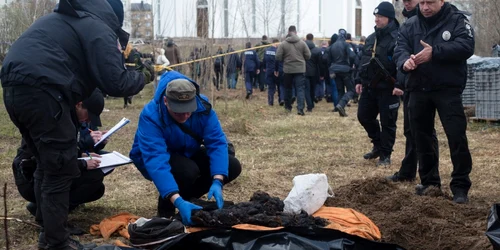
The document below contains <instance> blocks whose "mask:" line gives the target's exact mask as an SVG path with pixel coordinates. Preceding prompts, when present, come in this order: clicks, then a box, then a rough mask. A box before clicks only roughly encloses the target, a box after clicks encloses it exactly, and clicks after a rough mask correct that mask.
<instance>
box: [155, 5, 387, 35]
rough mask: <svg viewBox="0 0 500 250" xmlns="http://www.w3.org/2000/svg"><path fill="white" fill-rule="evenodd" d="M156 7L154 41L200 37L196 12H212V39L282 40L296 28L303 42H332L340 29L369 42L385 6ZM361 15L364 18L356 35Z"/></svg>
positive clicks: (209, 15) (210, 20) (209, 16)
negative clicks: (304, 38)
mask: <svg viewBox="0 0 500 250" xmlns="http://www.w3.org/2000/svg"><path fill="white" fill-rule="evenodd" d="M151 1H152V4H153V13H154V14H153V15H154V19H155V38H162V37H163V38H164V37H195V36H196V19H197V14H196V13H197V12H196V9H197V6H206V7H208V37H210V38H212V37H213V38H224V37H227V38H238V37H261V36H262V35H264V34H266V35H268V36H270V37H273V36H279V35H281V34H284V33H285V32H286V30H287V28H288V26H290V25H295V26H297V29H298V33H299V35H300V36H305V34H307V33H313V34H314V35H315V36H317V37H330V36H331V35H332V34H334V33H337V32H338V30H339V29H340V28H345V29H346V30H347V31H348V32H350V33H352V34H353V36H355V35H356V34H358V35H364V36H368V35H369V34H371V33H372V32H373V27H374V26H375V23H374V16H373V10H374V9H375V7H376V6H377V5H378V4H379V3H380V2H382V1H384V0H151ZM386 1H387V0H386ZM283 3H284V5H283ZM225 5H226V6H225ZM226 7H227V8H226ZM226 9H227V11H226ZM357 9H358V11H356V10H357ZM283 10H284V11H283ZM297 10H298V11H297ZM359 10H361V11H359ZM282 13H285V15H284V16H283V17H282ZM356 13H358V14H356ZM356 15H359V16H360V22H359V24H360V26H358V28H357V29H356ZM283 23H284V25H283ZM283 26H284V27H283Z"/></svg>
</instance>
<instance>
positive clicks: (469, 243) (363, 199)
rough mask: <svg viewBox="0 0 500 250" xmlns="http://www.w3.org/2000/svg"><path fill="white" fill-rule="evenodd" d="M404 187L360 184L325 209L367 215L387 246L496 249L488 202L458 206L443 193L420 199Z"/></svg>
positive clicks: (344, 189) (343, 189) (339, 194)
mask: <svg viewBox="0 0 500 250" xmlns="http://www.w3.org/2000/svg"><path fill="white" fill-rule="evenodd" d="M403 187H404V185H402V184H395V183H392V182H390V181H387V180H385V179H367V180H358V181H354V182H352V183H350V184H349V185H346V186H342V187H340V188H338V189H337V190H335V196H336V197H334V198H329V199H328V200H327V201H326V202H325V205H327V206H335V207H346V208H353V209H355V210H357V211H359V212H362V213H364V214H365V215H366V216H368V217H369V218H370V219H371V220H372V221H373V222H374V223H375V224H376V225H377V226H378V227H379V229H380V231H381V233H382V241H383V242H389V243H396V244H398V245H400V246H402V247H405V248H406V249H411V250H414V249H417V250H418V249H422V250H424V249H425V250H428V249H450V250H451V249H453V250H457V249H464V250H465V249H468V250H469V249H492V247H491V244H490V243H489V241H488V239H487V238H486V236H485V235H484V233H485V231H486V225H487V216H488V212H489V209H490V205H488V204H487V202H485V201H483V200H477V199H472V200H471V202H470V203H469V204H465V205H459V204H455V203H453V202H452V201H451V199H450V196H449V195H447V194H443V193H442V192H431V193H429V194H428V195H427V196H418V195H415V194H414V189H411V188H409V189H408V188H407V189H405V188H403ZM438 190H439V189H438Z"/></svg>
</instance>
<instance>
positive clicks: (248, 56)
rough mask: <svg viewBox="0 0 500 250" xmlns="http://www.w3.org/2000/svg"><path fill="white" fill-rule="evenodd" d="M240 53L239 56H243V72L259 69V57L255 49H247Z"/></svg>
mask: <svg viewBox="0 0 500 250" xmlns="http://www.w3.org/2000/svg"><path fill="white" fill-rule="evenodd" d="M241 54H242V56H241V57H242V58H244V63H243V64H244V65H243V67H244V68H245V72H252V71H256V70H257V69H260V62H259V57H258V55H257V53H256V52H255V50H248V51H245V52H243V53H241Z"/></svg>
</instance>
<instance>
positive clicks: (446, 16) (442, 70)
mask: <svg viewBox="0 0 500 250" xmlns="http://www.w3.org/2000/svg"><path fill="white" fill-rule="evenodd" d="M418 8H419V11H418V13H417V15H416V16H415V17H412V18H410V19H408V21H406V22H405V23H404V24H403V26H402V27H401V29H400V31H399V36H398V42H397V44H398V46H397V47H396V49H395V51H394V58H395V59H396V62H397V68H398V69H399V70H402V72H403V73H404V74H407V75H408V77H407V83H406V91H408V92H410V99H409V101H408V112H409V115H410V127H411V133H412V136H413V137H414V138H415V144H416V146H417V156H418V163H419V169H418V173H419V175H420V180H421V184H419V185H418V186H417V187H416V193H417V194H418V195H423V194H425V190H426V189H427V188H428V187H430V186H436V187H441V178H440V177H439V167H438V166H439V155H438V152H437V147H435V138H434V135H433V132H434V124H435V122H434V119H435V114H436V110H437V112H438V114H439V117H440V119H441V123H442V124H443V127H444V131H445V132H446V137H447V138H448V145H449V147H450V153H451V161H452V163H453V172H452V173H451V178H452V179H451V183H450V188H451V191H452V193H453V201H454V202H456V203H466V202H468V193H469V189H470V187H471V180H470V178H469V174H470V172H471V170H472V157H471V154H470V151H469V145H468V142H467V135H466V130H467V119H466V117H465V114H464V109H463V105H462V97H461V95H462V91H463V90H464V88H465V84H466V82H467V59H468V58H469V57H470V56H472V55H473V54H474V45H475V41H474V31H473V29H472V26H471V24H470V23H469V20H468V19H467V17H466V16H465V13H464V12H462V11H459V10H458V9H457V8H456V7H455V6H453V5H452V4H450V3H447V2H445V1H444V0H426V1H420V3H419V7H418Z"/></svg>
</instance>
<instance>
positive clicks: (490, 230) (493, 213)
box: [486, 204, 500, 250]
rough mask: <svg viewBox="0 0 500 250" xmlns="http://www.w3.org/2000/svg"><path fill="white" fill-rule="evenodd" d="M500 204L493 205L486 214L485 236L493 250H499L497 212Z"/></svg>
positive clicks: (499, 228)
mask: <svg viewBox="0 0 500 250" xmlns="http://www.w3.org/2000/svg"><path fill="white" fill-rule="evenodd" d="M499 210H500V204H494V205H493V207H491V210H490V213H489V214H488V227H487V229H486V236H487V237H488V239H489V240H490V242H491V245H493V249H495V250H500V220H499V219H500V218H499V214H498V212H499Z"/></svg>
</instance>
